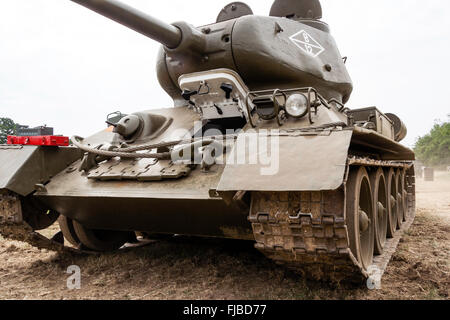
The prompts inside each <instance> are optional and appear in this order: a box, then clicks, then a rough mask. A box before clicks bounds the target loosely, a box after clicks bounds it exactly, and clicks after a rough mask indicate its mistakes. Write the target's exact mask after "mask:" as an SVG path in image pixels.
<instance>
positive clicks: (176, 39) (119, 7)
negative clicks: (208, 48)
mask: <svg viewBox="0 0 450 320" xmlns="http://www.w3.org/2000/svg"><path fill="white" fill-rule="evenodd" d="M71 1H73V2H76V3H78V4H80V5H82V6H84V7H86V8H88V9H90V10H92V11H95V12H97V13H99V14H101V15H103V16H105V17H107V18H109V19H111V20H114V21H116V22H118V23H120V24H122V25H124V26H126V27H128V28H130V29H133V30H135V31H137V32H139V33H141V34H143V35H145V36H147V37H149V38H151V39H153V40H155V41H158V42H159V43H161V44H163V45H165V46H166V47H168V48H171V49H173V48H176V47H178V45H179V44H180V43H181V40H182V33H181V30H180V29H179V28H177V27H175V26H173V25H170V24H167V23H165V22H162V21H160V20H158V19H156V18H153V17H151V16H149V15H147V14H145V13H143V12H140V11H139V10H136V9H134V8H132V7H130V6H128V5H126V4H123V3H121V2H119V1H116V0H71Z"/></svg>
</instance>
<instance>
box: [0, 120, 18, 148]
mask: <svg viewBox="0 0 450 320" xmlns="http://www.w3.org/2000/svg"><path fill="white" fill-rule="evenodd" d="M14 134H16V123H14V121H12V120H11V119H9V118H0V144H5V143H6V140H7V137H8V136H9V135H14Z"/></svg>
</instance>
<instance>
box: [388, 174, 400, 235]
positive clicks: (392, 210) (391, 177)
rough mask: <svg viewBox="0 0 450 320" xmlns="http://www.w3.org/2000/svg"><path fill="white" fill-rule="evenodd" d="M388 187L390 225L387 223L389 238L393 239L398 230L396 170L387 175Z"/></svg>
mask: <svg viewBox="0 0 450 320" xmlns="http://www.w3.org/2000/svg"><path fill="white" fill-rule="evenodd" d="M386 177H387V180H386V181H387V186H388V203H389V205H388V219H387V220H388V221H387V222H388V223H387V236H388V238H393V237H394V235H395V231H396V230H397V211H398V206H397V180H396V175H395V170H394V169H393V168H391V169H389V171H388V173H387V175H386Z"/></svg>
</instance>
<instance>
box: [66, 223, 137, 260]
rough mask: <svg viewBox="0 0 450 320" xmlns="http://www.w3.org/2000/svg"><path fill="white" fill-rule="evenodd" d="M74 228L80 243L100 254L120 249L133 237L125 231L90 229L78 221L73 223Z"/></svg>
mask: <svg viewBox="0 0 450 320" xmlns="http://www.w3.org/2000/svg"><path fill="white" fill-rule="evenodd" d="M73 226H74V230H75V234H76V235H77V237H78V239H79V240H80V242H81V243H82V244H83V245H84V246H85V247H87V248H88V249H90V250H93V251H99V252H106V251H114V250H117V249H119V248H120V247H122V246H123V245H124V244H125V243H127V242H128V240H129V239H130V238H131V235H132V233H130V232H124V231H112V230H95V229H89V228H87V227H85V226H83V225H82V224H80V223H79V222H77V221H73Z"/></svg>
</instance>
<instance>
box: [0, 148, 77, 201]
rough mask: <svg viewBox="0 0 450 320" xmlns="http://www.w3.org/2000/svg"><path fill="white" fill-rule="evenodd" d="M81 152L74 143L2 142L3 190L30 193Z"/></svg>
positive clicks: (0, 178)
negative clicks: (57, 145)
mask: <svg viewBox="0 0 450 320" xmlns="http://www.w3.org/2000/svg"><path fill="white" fill-rule="evenodd" d="M82 155H83V153H82V152H81V151H80V150H79V149H77V148H72V147H40V146H18V145H17V146H16V145H0V190H1V189H6V190H9V191H12V192H15V193H16V194H19V195H21V196H28V195H29V194H31V193H32V192H34V191H35V189H36V184H45V183H47V182H48V181H49V180H50V179H51V178H52V177H53V176H55V175H56V174H58V173H59V172H61V171H62V170H64V169H65V168H67V167H69V166H70V165H71V164H72V163H73V162H75V161H76V160H78V159H80V158H81V157H82Z"/></svg>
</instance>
